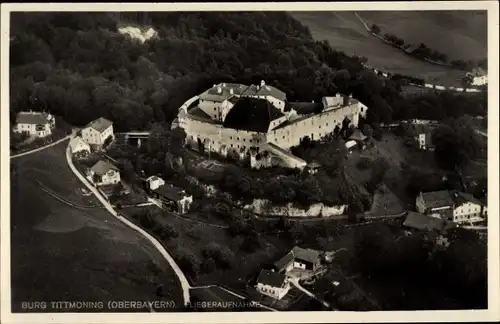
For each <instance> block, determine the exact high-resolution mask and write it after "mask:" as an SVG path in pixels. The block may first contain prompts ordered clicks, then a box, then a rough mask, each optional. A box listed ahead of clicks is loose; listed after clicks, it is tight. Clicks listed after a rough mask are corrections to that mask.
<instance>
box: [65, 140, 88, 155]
mask: <svg viewBox="0 0 500 324" xmlns="http://www.w3.org/2000/svg"><path fill="white" fill-rule="evenodd" d="M69 147H70V149H71V154H73V155H76V156H86V155H88V154H89V153H90V145H89V144H87V143H85V141H84V140H83V139H82V138H81V137H80V136H76V137H74V138H72V139H71V141H70V143H69Z"/></svg>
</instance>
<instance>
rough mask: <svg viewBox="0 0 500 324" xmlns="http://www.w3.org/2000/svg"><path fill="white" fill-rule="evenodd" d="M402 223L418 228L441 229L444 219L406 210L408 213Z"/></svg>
mask: <svg viewBox="0 0 500 324" xmlns="http://www.w3.org/2000/svg"><path fill="white" fill-rule="evenodd" d="M403 225H404V226H406V227H411V228H415V229H418V230H438V231H442V230H443V229H444V227H445V221H444V220H443V219H440V218H436V217H432V216H428V215H424V214H420V213H416V212H413V211H408V215H407V216H406V219H405V221H404V223H403Z"/></svg>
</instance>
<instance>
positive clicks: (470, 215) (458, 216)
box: [451, 191, 486, 224]
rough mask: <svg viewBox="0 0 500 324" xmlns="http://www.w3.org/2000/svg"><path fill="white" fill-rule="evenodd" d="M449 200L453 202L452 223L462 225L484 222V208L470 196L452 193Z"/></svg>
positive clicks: (462, 193)
mask: <svg viewBox="0 0 500 324" xmlns="http://www.w3.org/2000/svg"><path fill="white" fill-rule="evenodd" d="M451 198H452V199H453V202H454V209H453V222H455V223H459V224H464V223H476V222H481V221H483V220H484V216H485V213H486V206H485V205H484V204H483V203H482V202H480V201H479V200H478V199H476V198H475V197H473V196H472V195H471V194H468V193H465V192H459V191H453V192H451Z"/></svg>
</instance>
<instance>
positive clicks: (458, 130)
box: [432, 119, 486, 170]
mask: <svg viewBox="0 0 500 324" xmlns="http://www.w3.org/2000/svg"><path fill="white" fill-rule="evenodd" d="M478 136H479V135H477V134H476V133H475V132H474V129H473V128H472V127H470V125H467V124H465V125H464V124H463V122H462V119H456V120H450V121H448V122H447V123H446V124H443V125H441V126H440V127H439V128H437V129H436V130H435V131H434V132H433V133H432V142H433V143H434V145H435V147H436V149H435V156H436V161H437V162H438V163H439V164H440V165H441V166H442V167H443V168H446V169H451V170H455V169H456V168H457V167H462V166H464V165H465V164H466V163H467V162H469V161H470V160H472V159H475V158H477V157H479V156H480V154H481V151H482V150H486V145H485V143H483V142H482V141H480V140H479V138H478Z"/></svg>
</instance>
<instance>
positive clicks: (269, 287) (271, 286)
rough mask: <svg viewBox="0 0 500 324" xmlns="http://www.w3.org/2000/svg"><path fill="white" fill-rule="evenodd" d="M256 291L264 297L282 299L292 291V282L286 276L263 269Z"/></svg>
mask: <svg viewBox="0 0 500 324" xmlns="http://www.w3.org/2000/svg"><path fill="white" fill-rule="evenodd" d="M255 289H257V291H258V292H260V293H261V294H263V295H266V296H269V297H272V298H275V299H282V298H283V297H284V296H285V295H286V294H287V293H288V291H289V290H290V282H289V281H288V278H287V277H286V276H285V275H284V274H281V273H277V272H274V271H271V270H267V269H262V270H261V271H260V273H259V277H258V278H257V284H256V286H255Z"/></svg>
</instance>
